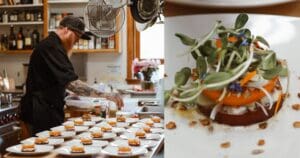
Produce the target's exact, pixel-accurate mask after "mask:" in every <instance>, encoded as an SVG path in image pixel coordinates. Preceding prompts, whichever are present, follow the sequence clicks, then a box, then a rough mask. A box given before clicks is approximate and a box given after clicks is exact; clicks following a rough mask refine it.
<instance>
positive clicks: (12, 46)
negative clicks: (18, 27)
mask: <svg viewBox="0 0 300 158" xmlns="http://www.w3.org/2000/svg"><path fill="white" fill-rule="evenodd" d="M16 40H17V39H16V35H15V33H14V26H13V25H11V26H10V34H9V36H8V45H9V49H10V50H15V49H16V48H17V42H16Z"/></svg>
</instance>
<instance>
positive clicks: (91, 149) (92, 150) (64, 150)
mask: <svg viewBox="0 0 300 158" xmlns="http://www.w3.org/2000/svg"><path fill="white" fill-rule="evenodd" d="M71 147H72V146H63V147H60V148H58V149H56V150H55V152H57V153H58V154H60V155H64V156H91V155H96V154H99V153H100V152H101V148H99V147H95V146H84V150H85V152H84V153H72V152H71Z"/></svg>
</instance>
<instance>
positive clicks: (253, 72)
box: [240, 70, 256, 86]
mask: <svg viewBox="0 0 300 158" xmlns="http://www.w3.org/2000/svg"><path fill="white" fill-rule="evenodd" d="M255 75H256V71H255V70H254V71H252V72H248V73H247V74H246V76H245V77H244V78H243V79H242V80H241V81H240V85H241V86H244V85H245V84H246V83H248V82H249V81H250V80H251V79H252V78H253V77H254V76H255Z"/></svg>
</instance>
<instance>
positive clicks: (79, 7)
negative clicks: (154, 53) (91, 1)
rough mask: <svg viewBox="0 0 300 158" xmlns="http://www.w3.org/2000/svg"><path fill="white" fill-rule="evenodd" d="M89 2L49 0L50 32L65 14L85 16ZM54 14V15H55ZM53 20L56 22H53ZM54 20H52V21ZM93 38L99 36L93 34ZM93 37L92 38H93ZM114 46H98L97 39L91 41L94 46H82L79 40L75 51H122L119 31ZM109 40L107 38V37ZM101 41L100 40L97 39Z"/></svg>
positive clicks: (115, 36)
mask: <svg viewBox="0 0 300 158" xmlns="http://www.w3.org/2000/svg"><path fill="white" fill-rule="evenodd" d="M87 3H88V0H49V1H48V13H47V14H48V19H49V21H50V23H49V25H48V32H50V31H53V30H54V29H55V26H53V25H55V23H56V26H57V21H56V20H57V19H60V18H62V17H63V16H64V15H74V16H79V17H82V18H83V15H84V9H85V7H86V5H87ZM53 16H54V17H53ZM55 16H58V18H55ZM53 20H55V22H54V23H53ZM51 21H52V22H51ZM92 36H93V38H95V39H96V38H98V39H99V37H95V36H94V35H92ZM93 38H92V39H93ZM101 38H103V39H106V37H101ZM113 38H114V40H113V45H114V46H113V47H109V48H103V46H102V47H101V48H100V47H98V46H97V47H96V45H97V43H98V42H96V41H89V45H90V43H91V42H92V43H94V44H93V45H94V46H91V47H90V46H82V42H81V41H79V43H78V45H76V46H75V47H74V49H73V52H74V53H120V35H119V33H117V34H115V35H114V36H113ZM106 40H107V39H106ZM97 41H99V40H97ZM98 45H99V43H98Z"/></svg>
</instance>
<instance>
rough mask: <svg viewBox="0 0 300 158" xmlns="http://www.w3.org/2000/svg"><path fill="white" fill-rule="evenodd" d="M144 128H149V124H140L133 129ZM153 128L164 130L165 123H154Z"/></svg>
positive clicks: (134, 125)
mask: <svg viewBox="0 0 300 158" xmlns="http://www.w3.org/2000/svg"><path fill="white" fill-rule="evenodd" d="M144 126H148V125H147V124H145V123H143V122H138V123H135V124H133V125H132V127H136V128H142V127H144ZM153 127H155V128H164V124H163V123H154V124H153Z"/></svg>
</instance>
